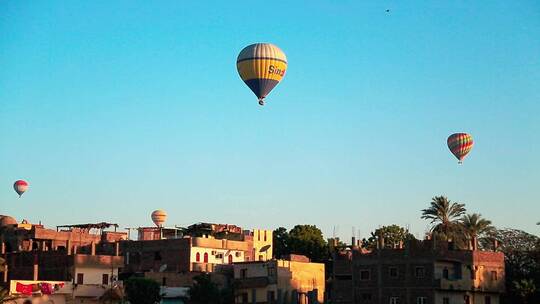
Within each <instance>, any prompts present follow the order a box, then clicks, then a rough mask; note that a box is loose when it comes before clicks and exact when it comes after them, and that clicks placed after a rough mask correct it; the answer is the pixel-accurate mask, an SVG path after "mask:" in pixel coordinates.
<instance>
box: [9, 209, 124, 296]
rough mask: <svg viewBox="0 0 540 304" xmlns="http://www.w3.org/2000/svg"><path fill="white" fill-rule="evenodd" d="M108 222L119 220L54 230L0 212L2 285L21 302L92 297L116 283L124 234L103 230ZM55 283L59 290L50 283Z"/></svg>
mask: <svg viewBox="0 0 540 304" xmlns="http://www.w3.org/2000/svg"><path fill="white" fill-rule="evenodd" d="M110 227H114V228H115V229H116V227H118V225H116V224H109V223H98V224H81V225H70V226H59V227H57V229H56V230H53V229H47V228H45V227H44V226H43V225H41V224H31V223H28V222H27V221H23V222H21V223H20V224H18V223H17V221H15V219H13V218H11V217H7V216H3V217H2V218H1V219H0V241H1V246H0V247H1V252H0V253H1V254H2V256H3V257H4V259H5V260H6V265H5V269H4V272H3V273H2V285H3V286H4V287H6V288H9V289H10V294H11V295H12V296H15V297H17V298H19V299H20V300H21V301H23V300H24V299H25V298H33V299H34V301H39V300H40V299H41V300H43V298H52V297H54V298H55V300H54V302H55V303H62V301H64V302H66V303H80V302H83V301H84V302H85V303H92V302H97V301H98V299H99V297H101V296H102V295H103V294H104V292H105V291H106V290H107V289H108V288H113V287H115V286H118V285H119V284H120V282H118V275H119V269H120V268H122V267H123V265H124V258H123V257H122V256H121V255H120V243H119V241H120V240H125V239H126V238H127V234H126V233H121V232H116V231H107V230H105V229H108V228H110ZM60 285H62V288H60V289H58V288H54V289H51V288H50V287H51V286H56V287H58V286H60ZM49 292H50V293H49ZM61 295H64V296H61ZM66 297H67V298H66ZM60 298H62V299H63V300H62V299H60Z"/></svg>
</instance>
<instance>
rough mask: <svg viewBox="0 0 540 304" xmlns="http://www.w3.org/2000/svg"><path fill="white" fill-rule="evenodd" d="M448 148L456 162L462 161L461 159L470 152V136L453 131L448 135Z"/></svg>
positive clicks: (471, 145) (471, 143)
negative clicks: (453, 132)
mask: <svg viewBox="0 0 540 304" xmlns="http://www.w3.org/2000/svg"><path fill="white" fill-rule="evenodd" d="M447 143H448V148H449V149H450V151H451V152H452V154H454V155H455V156H456V158H457V159H458V160H459V161H458V163H459V164H461V163H463V159H464V158H465V157H466V156H467V154H469V152H471V149H472V147H473V144H474V142H473V139H472V136H471V135H469V134H467V133H455V134H452V135H450V136H449V137H448V140H447Z"/></svg>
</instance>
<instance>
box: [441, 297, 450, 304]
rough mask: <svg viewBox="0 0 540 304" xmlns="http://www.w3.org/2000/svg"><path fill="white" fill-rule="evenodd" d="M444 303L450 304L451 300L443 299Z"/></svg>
mask: <svg viewBox="0 0 540 304" xmlns="http://www.w3.org/2000/svg"><path fill="white" fill-rule="evenodd" d="M442 303H443V304H450V298H443V299H442Z"/></svg>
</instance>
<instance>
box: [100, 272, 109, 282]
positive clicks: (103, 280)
mask: <svg viewBox="0 0 540 304" xmlns="http://www.w3.org/2000/svg"><path fill="white" fill-rule="evenodd" d="M101 284H103V285H107V284H109V275H108V274H106V273H104V274H103V275H102V276H101Z"/></svg>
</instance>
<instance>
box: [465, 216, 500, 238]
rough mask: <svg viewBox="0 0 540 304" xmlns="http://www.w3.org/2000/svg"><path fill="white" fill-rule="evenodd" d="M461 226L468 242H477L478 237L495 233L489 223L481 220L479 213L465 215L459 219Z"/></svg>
mask: <svg viewBox="0 0 540 304" xmlns="http://www.w3.org/2000/svg"><path fill="white" fill-rule="evenodd" d="M461 226H462V228H463V232H464V235H465V237H466V238H467V239H468V240H469V241H477V240H478V238H479V237H486V236H489V235H490V234H492V233H493V232H494V231H495V227H493V226H492V225H491V221H490V220H487V219H484V218H482V215H481V214H479V213H473V214H465V215H464V216H463V217H462V218H461Z"/></svg>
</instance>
